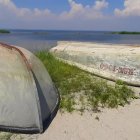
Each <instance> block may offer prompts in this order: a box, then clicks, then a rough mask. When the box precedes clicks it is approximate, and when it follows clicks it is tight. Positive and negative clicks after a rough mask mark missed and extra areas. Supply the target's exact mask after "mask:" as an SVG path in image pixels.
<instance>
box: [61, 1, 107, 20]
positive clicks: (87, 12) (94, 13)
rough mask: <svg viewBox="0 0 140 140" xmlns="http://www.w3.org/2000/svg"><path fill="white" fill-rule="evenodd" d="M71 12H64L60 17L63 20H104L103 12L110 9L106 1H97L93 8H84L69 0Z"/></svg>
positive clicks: (87, 6)
mask: <svg viewBox="0 0 140 140" xmlns="http://www.w3.org/2000/svg"><path fill="white" fill-rule="evenodd" d="M69 4H70V7H71V9H70V11H68V12H63V13H62V14H61V15H60V17H61V18H62V19H73V18H85V19H97V18H102V17H103V13H102V10H103V9H104V8H107V7H108V2H106V0H100V1H96V2H95V4H93V5H92V6H89V5H86V6H83V5H82V4H81V3H76V2H75V1H74V0H69Z"/></svg>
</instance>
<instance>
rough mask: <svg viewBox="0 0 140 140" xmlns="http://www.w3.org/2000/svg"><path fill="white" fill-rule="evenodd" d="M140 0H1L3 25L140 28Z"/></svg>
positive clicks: (43, 27) (72, 28)
mask: <svg viewBox="0 0 140 140" xmlns="http://www.w3.org/2000/svg"><path fill="white" fill-rule="evenodd" d="M139 5H140V0H22V1H21V0H0V28H18V29H58V30H59V29H60V30H61V29H64V30H131V31H134V30H136V31H138V30H139V31H140V28H139V25H140V6H139Z"/></svg>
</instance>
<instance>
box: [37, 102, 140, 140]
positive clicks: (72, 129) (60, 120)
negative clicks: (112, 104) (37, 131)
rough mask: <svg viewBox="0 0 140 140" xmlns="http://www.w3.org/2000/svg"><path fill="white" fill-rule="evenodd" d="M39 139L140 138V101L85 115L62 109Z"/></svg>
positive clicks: (131, 139) (96, 139) (118, 139)
mask: <svg viewBox="0 0 140 140" xmlns="http://www.w3.org/2000/svg"><path fill="white" fill-rule="evenodd" d="M96 116H98V117H99V120H97V119H95V117H96ZM39 140H140V100H135V101H134V102H133V103H132V104H131V105H127V106H125V107H124V108H123V107H120V108H119V109H104V110H103V112H101V113H91V114H90V113H84V114H83V115H82V116H81V115H80V114H78V113H76V112H75V113H72V114H68V113H66V114H62V115H61V114H60V112H59V113H58V114H57V116H56V118H55V119H54V120H53V122H52V124H51V125H50V127H49V128H48V129H47V130H46V132H45V133H44V134H42V135H40V136H39Z"/></svg>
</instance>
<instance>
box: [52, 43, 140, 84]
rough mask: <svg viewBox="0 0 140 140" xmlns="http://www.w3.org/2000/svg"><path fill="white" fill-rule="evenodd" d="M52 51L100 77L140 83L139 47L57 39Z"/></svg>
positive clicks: (55, 54) (60, 57)
mask: <svg viewBox="0 0 140 140" xmlns="http://www.w3.org/2000/svg"><path fill="white" fill-rule="evenodd" d="M50 52H51V53H52V54H53V55H54V56H56V57H57V58H59V59H61V60H63V61H65V62H67V63H69V64H72V65H76V66H78V67H79V68H81V69H84V70H86V71H88V72H91V73H93V74H95V75H97V76H100V77H103V78H106V79H109V80H112V81H116V80H122V81H124V82H126V83H127V84H129V85H132V86H138V87H139V86H140V47H139V46H136V45H135V46H131V45H114V44H100V43H87V42H65V41H64V42H58V44H57V46H56V47H54V48H52V49H51V50H50Z"/></svg>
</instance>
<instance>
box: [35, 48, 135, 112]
mask: <svg viewBox="0 0 140 140" xmlns="http://www.w3.org/2000/svg"><path fill="white" fill-rule="evenodd" d="M36 56H37V57H38V58H39V59H40V60H41V61H42V62H43V64H44V65H45V67H46V69H47V70H48V72H49V74H50V76H51V78H52V80H53V82H54V83H55V85H56V87H57V88H58V90H59V93H60V96H61V103H60V110H61V111H67V112H73V111H75V110H78V111H80V112H84V111H85V110H92V111H98V110H99V109H100V108H104V107H107V108H117V107H118V106H124V105H126V104H129V103H130V102H131V101H132V100H133V99H135V98H137V97H136V96H135V94H134V92H133V91H132V90H131V89H130V88H129V87H128V86H127V85H125V84H124V83H123V82H122V81H117V82H116V83H115V85H114V86H113V85H109V84H108V83H107V81H106V80H103V79H101V78H99V77H96V76H94V75H92V74H90V73H88V72H85V71H83V70H81V69H79V68H77V67H76V66H72V65H69V64H67V63H65V62H62V61H60V60H58V59H56V58H55V57H54V56H53V55H52V54H50V53H48V52H45V51H42V52H39V53H37V54H36Z"/></svg>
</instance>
